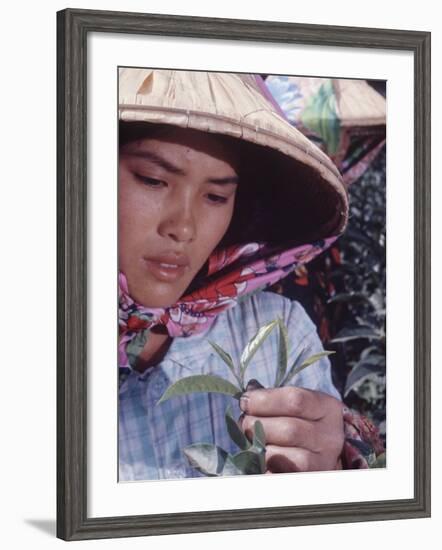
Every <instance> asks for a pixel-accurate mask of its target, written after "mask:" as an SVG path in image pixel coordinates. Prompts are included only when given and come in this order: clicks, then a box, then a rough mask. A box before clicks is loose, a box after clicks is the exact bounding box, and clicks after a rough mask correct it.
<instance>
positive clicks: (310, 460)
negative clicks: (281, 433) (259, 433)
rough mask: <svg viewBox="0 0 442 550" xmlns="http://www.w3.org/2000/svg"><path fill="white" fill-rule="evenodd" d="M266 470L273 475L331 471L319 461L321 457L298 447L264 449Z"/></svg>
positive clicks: (272, 446)
mask: <svg viewBox="0 0 442 550" xmlns="http://www.w3.org/2000/svg"><path fill="white" fill-rule="evenodd" d="M266 468H267V470H269V471H270V472H272V473H273V474H282V473H288V472H315V471H316V472H318V471H321V470H332V469H333V468H332V467H329V466H328V465H327V464H326V463H324V462H323V461H322V460H321V455H318V454H316V453H312V452H311V451H309V450H307V449H301V448H298V447H291V448H287V447H279V446H277V445H268V446H267V447H266Z"/></svg>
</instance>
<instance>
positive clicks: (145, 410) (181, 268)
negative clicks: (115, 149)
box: [118, 67, 386, 482]
mask: <svg viewBox="0 0 442 550" xmlns="http://www.w3.org/2000/svg"><path fill="white" fill-rule="evenodd" d="M118 87H119V100H118V112H119V130H118V132H119V139H118V143H119V160H118V166H119V187H118V189H119V191H118V239H119V246H118V261H119V275H118V276H119V356H118V357H119V365H118V370H119V380H120V383H119V481H120V482H124V481H141V480H153V479H171V478H172V479H173V478H184V477H200V476H226V475H227V476H232V475H244V474H248V475H253V474H277V473H294V472H298V473H301V472H306V471H328V470H337V469H355V468H380V467H381V468H382V467H384V466H385V462H386V452H385V447H386V433H385V432H386V430H385V426H386V413H385V411H386V383H385V379H386V378H385V372H386V360H385V359H386V358H385V349H386V308H385V303H386V296H385V284H386V258H385V247H386V226H385V200H386V190H385V183H386V182H385V135H386V83H385V81H370V82H369V81H367V80H352V79H331V78H319V77H318V78H313V77H298V76H287V75H268V74H265V75H263V74H246V73H222V72H204V71H185V70H170V69H151V68H136V67H120V68H119V79H118Z"/></svg>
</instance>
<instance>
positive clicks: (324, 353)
mask: <svg viewBox="0 0 442 550" xmlns="http://www.w3.org/2000/svg"><path fill="white" fill-rule="evenodd" d="M333 353H336V352H335V351H321V352H320V353H315V354H314V355H311V356H310V357H309V358H308V359H306V360H305V361H303V362H302V363H301V365H300V366H299V368H300V369H303V368H305V367H308V366H309V365H312V364H313V363H316V361H319V359H321V357H325V356H327V355H332V354H333Z"/></svg>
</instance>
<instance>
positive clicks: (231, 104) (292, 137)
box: [119, 68, 348, 240]
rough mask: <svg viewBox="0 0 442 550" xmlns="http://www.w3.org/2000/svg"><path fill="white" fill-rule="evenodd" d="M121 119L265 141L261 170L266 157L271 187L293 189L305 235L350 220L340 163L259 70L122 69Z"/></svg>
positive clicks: (258, 158)
mask: <svg viewBox="0 0 442 550" xmlns="http://www.w3.org/2000/svg"><path fill="white" fill-rule="evenodd" d="M119 119H120V120H122V121H136V122H149V123H159V124H172V125H176V126H179V127H182V128H193V129H195V130H200V131H204V132H211V133H219V134H224V135H227V136H231V137H233V138H238V139H241V140H243V141H245V142H247V143H250V144H254V145H255V146H260V148H261V152H262V153H264V154H262V155H256V147H252V149H254V150H255V156H254V163H256V164H257V167H256V172H255V173H256V174H260V173H261V174H262V173H264V172H263V171H261V170H260V168H259V164H260V163H261V162H265V161H266V159H265V157H266V156H267V157H268V158H267V165H266V169H267V175H268V176H270V177H272V176H273V175H274V178H273V179H274V180H275V181H270V182H269V181H267V185H269V184H270V185H279V186H281V188H282V187H284V188H285V189H286V191H285V192H286V193H288V195H285V196H284V201H282V202H284V203H285V208H286V210H287V209H290V206H291V205H295V204H296V205H297V208H298V213H297V214H295V210H296V209H295V210H293V214H294V215H295V217H297V218H298V222H299V223H298V226H299V227H298V230H299V231H301V228H302V230H303V231H301V233H302V238H303V239H307V240H313V239H319V238H324V237H326V236H330V235H337V234H339V233H341V232H342V231H343V230H344V228H345V226H346V223H347V219H348V195H347V189H346V187H345V184H344V182H343V180H342V177H341V175H340V173H339V171H338V169H337V168H336V166H335V165H334V164H333V162H332V161H331V160H330V159H329V157H328V156H327V155H326V154H325V153H323V152H322V151H321V150H320V149H319V148H318V147H317V146H316V145H314V144H313V143H312V142H310V141H309V140H308V139H307V138H306V137H305V136H304V135H303V134H302V133H301V132H300V131H299V130H297V129H296V128H295V127H294V126H292V125H291V124H290V123H289V122H288V121H287V120H286V119H285V118H283V117H282V116H281V114H280V113H279V112H278V109H277V108H276V107H275V105H274V104H273V103H272V101H271V100H269V98H268V97H266V94H265V93H263V90H262V88H261V87H260V84H259V81H258V79H257V77H255V76H254V75H251V74H238V73H221V72H202V71H184V70H165V69H138V68H120V69H119ZM263 148H264V149H263ZM275 153H276V154H275ZM269 159H272V160H271V161H270V160H269ZM275 159H277V162H278V165H276V164H275ZM282 159H283V160H282ZM280 160H281V161H282V162H279V161H280ZM272 163H273V164H272ZM280 164H281V165H284V167H283V168H281V167H280ZM278 167H279V168H278ZM264 171H265V170H264ZM276 180H278V182H277V183H276ZM287 188H288V190H287ZM275 189H276V187H275ZM282 196H283V195H281V197H282ZM287 200H288V201H289V202H288V203H287ZM288 214H289V211H288V210H287V211H286V217H287V215H288ZM292 218H293V216H292ZM285 230H286V229H285V228H284V231H285Z"/></svg>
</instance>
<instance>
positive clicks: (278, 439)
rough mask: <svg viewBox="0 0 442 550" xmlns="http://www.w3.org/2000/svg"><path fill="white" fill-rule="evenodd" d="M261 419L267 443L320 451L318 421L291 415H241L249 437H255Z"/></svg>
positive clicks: (240, 421) (242, 427) (241, 421)
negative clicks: (257, 423)
mask: <svg viewBox="0 0 442 550" xmlns="http://www.w3.org/2000/svg"><path fill="white" fill-rule="evenodd" d="M257 420H260V421H261V423H262V426H263V428H264V432H265V436H266V443H267V444H272V445H279V446H282V447H303V448H304V449H309V450H310V451H313V452H319V451H320V448H321V445H320V443H321V442H320V441H318V439H320V436H321V435H322V432H321V431H320V430H318V425H317V423H316V422H313V421H311V420H304V419H303V418H293V417H289V416H271V417H256V416H251V415H248V414H246V415H244V416H241V417H240V419H239V421H238V422H239V425H240V426H241V429H242V430H243V431H244V432H245V434H246V435H247V436H248V437H249V439H252V438H253V432H254V425H255V422H256V421H257Z"/></svg>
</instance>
